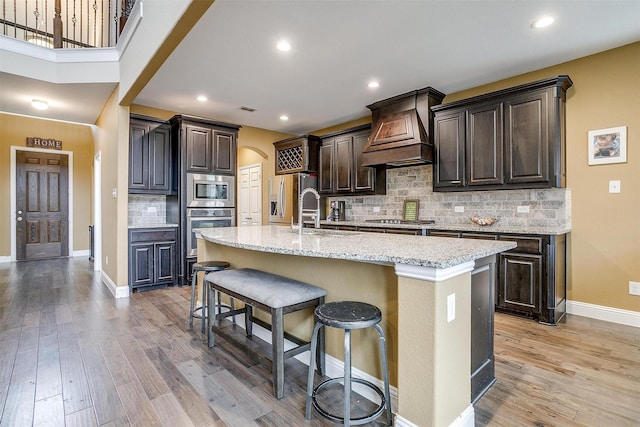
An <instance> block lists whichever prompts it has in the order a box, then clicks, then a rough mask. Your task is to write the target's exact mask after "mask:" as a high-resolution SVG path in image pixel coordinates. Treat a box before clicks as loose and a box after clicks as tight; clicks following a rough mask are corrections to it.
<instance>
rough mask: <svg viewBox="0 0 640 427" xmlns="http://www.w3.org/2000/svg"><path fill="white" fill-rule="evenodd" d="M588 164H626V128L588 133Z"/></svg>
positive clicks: (619, 127)
mask: <svg viewBox="0 0 640 427" xmlns="http://www.w3.org/2000/svg"><path fill="white" fill-rule="evenodd" d="M588 150H589V151H588V152H589V164H590V165H605V164H609V163H626V161H627V127H626V126H618V127H615V128H608V129H598V130H590V131H589V147H588Z"/></svg>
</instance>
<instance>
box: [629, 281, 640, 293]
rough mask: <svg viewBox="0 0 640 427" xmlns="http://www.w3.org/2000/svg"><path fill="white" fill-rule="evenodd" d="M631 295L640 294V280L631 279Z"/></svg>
mask: <svg viewBox="0 0 640 427" xmlns="http://www.w3.org/2000/svg"><path fill="white" fill-rule="evenodd" d="M629 295H639V296H640V282H632V281H631V280H629Z"/></svg>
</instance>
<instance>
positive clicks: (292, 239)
mask: <svg viewBox="0 0 640 427" xmlns="http://www.w3.org/2000/svg"><path fill="white" fill-rule="evenodd" d="M194 231H195V232H196V237H198V238H202V239H204V240H206V241H209V242H212V243H217V244H220V245H225V246H230V247H235V248H240V249H248V250H255V251H262V252H272V253H278V254H287V255H298V256H308V257H318V258H333V259H344V260H350V261H362V262H370V263H381V264H389V265H393V264H406V265H415V266H421V267H429V268H436V269H438V268H449V267H453V266H456V265H459V264H463V263H466V262H471V261H474V260H476V259H479V258H483V257H486V256H490V255H495V254H497V253H500V252H503V251H507V250H509V249H513V248H515V247H516V244H515V243H514V242H509V241H493V240H477V239H448V238H443V237H423V236H405V235H391V234H378V233H365V232H354V231H340V230H321V229H314V228H305V229H303V232H302V234H300V233H299V231H298V230H291V229H290V228H289V227H288V226H278V225H267V226H259V227H219V228H201V229H196V230H194Z"/></svg>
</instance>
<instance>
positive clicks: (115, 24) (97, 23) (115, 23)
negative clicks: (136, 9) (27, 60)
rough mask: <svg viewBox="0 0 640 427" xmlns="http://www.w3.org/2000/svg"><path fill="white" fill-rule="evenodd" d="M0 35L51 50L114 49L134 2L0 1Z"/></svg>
mask: <svg viewBox="0 0 640 427" xmlns="http://www.w3.org/2000/svg"><path fill="white" fill-rule="evenodd" d="M0 1H1V2H2V11H1V12H0V13H1V15H0V34H2V35H4V36H8V37H13V38H16V39H20V40H25V41H28V42H31V43H35V44H38V45H41V46H47V47H51V48H80V47H111V46H115V45H116V43H117V41H118V38H119V36H120V33H121V32H122V29H123V28H124V25H125V23H126V21H127V18H128V16H129V13H130V12H131V9H133V6H134V4H135V1H136V0H0Z"/></svg>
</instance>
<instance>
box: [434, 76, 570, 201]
mask: <svg viewBox="0 0 640 427" xmlns="http://www.w3.org/2000/svg"><path fill="white" fill-rule="evenodd" d="M572 84H573V83H572V82H571V79H570V78H569V77H568V76H558V77H556V78H551V79H546V80H540V81H537V82H533V83H529V84H525V85H521V86H516V87H513V88H510V89H505V90H501V91H498V92H492V93H489V94H486V95H481V96H477V97H474V98H469V99H465V100H460V101H456V102H453V103H449V104H443V105H438V106H435V107H432V111H433V112H434V116H435V117H434V149H435V162H434V163H435V164H434V167H433V189H434V191H474V190H499V189H518V188H549V187H564V185H565V100H566V91H567V89H568V88H570V87H571V85H572Z"/></svg>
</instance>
